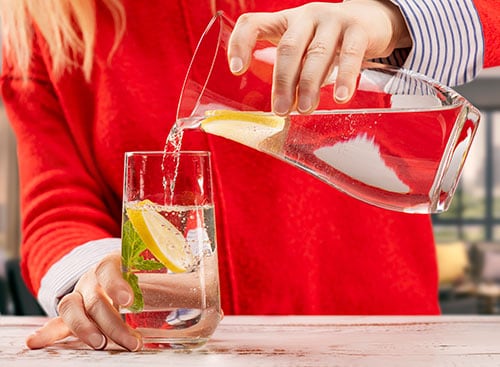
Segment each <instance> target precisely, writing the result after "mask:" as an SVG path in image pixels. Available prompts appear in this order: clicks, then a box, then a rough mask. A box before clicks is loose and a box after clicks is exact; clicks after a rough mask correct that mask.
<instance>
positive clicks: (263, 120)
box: [201, 110, 285, 150]
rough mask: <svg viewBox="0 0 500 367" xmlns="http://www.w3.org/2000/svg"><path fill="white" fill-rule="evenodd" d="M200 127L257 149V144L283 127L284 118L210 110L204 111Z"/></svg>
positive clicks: (263, 114)
mask: <svg viewBox="0 0 500 367" xmlns="http://www.w3.org/2000/svg"><path fill="white" fill-rule="evenodd" d="M205 115H206V117H205V119H204V120H203V121H202V122H201V129H202V130H203V131H205V132H206V133H209V134H213V135H217V136H221V137H223V138H226V139H229V140H233V141H235V142H237V143H240V144H243V145H246V146H248V147H250V148H254V149H257V150H258V149H259V145H260V144H261V143H262V142H263V141H264V140H266V139H268V138H269V137H271V136H273V135H275V134H277V133H279V132H280V131H282V130H283V128H284V127H285V118H284V117H280V116H276V115H272V114H266V113H263V112H242V111H230V110H212V111H207V112H206V114H205Z"/></svg>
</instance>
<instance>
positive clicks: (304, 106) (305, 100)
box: [297, 96, 312, 113]
mask: <svg viewBox="0 0 500 367" xmlns="http://www.w3.org/2000/svg"><path fill="white" fill-rule="evenodd" d="M311 108H312V101H311V97H309V96H300V97H299V103H298V104H297V110H299V112H302V113H305V112H309V110H311Z"/></svg>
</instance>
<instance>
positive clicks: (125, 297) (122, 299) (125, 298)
mask: <svg viewBox="0 0 500 367" xmlns="http://www.w3.org/2000/svg"><path fill="white" fill-rule="evenodd" d="M117 298H118V302H119V303H120V305H121V306H127V305H129V304H130V302H132V298H131V297H130V294H128V292H125V291H121V292H119V293H118V296H117Z"/></svg>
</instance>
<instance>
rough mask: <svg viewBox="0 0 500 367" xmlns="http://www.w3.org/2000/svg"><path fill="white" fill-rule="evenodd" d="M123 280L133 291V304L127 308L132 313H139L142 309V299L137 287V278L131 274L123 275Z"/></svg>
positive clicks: (139, 289)
mask: <svg viewBox="0 0 500 367" xmlns="http://www.w3.org/2000/svg"><path fill="white" fill-rule="evenodd" d="M123 278H124V279H125V280H126V281H127V282H128V284H130V286H131V287H132V290H133V291H134V303H133V304H132V305H131V306H130V307H128V309H129V310H130V311H132V312H140V311H142V309H143V308H144V300H143V298H142V292H141V288H140V287H139V278H137V275H135V274H134V273H131V272H126V273H123Z"/></svg>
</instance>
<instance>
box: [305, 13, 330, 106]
mask: <svg viewBox="0 0 500 367" xmlns="http://www.w3.org/2000/svg"><path fill="white" fill-rule="evenodd" d="M339 34H340V27H339V25H338V23H337V22H332V23H329V24H324V23H323V24H322V25H320V26H318V28H317V29H316V33H315V35H314V38H313V39H312V41H311V43H310V44H309V46H308V47H307V51H306V55H305V58H304V62H303V65H302V71H301V74H300V79H299V82H298V91H297V110H298V111H299V112H300V113H309V112H311V111H312V110H314V109H315V108H316V106H317V105H318V101H319V89H320V87H321V85H322V84H323V81H324V80H325V79H326V76H327V75H328V74H329V71H330V69H331V65H332V63H333V60H334V56H335V50H336V48H337V43H338V38H339Z"/></svg>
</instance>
